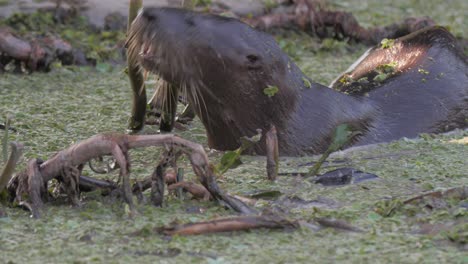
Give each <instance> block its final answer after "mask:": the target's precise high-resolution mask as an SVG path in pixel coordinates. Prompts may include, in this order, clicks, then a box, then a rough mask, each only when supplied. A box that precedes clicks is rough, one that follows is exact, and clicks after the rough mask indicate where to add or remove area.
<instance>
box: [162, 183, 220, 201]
mask: <svg viewBox="0 0 468 264" xmlns="http://www.w3.org/2000/svg"><path fill="white" fill-rule="evenodd" d="M177 188H182V189H183V190H185V191H187V192H189V193H190V194H191V195H192V196H193V198H195V199H198V200H203V201H208V200H211V199H213V197H212V196H211V194H210V192H209V191H208V190H207V189H206V188H205V187H203V186H202V185H198V184H195V183H193V182H186V181H182V182H178V183H174V184H171V185H169V186H168V187H167V189H168V190H169V191H174V190H177Z"/></svg>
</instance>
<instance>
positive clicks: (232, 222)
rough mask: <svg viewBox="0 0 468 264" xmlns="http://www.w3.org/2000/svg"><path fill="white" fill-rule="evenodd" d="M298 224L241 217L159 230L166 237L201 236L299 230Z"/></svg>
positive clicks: (278, 219) (284, 220)
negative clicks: (237, 232)
mask: <svg viewBox="0 0 468 264" xmlns="http://www.w3.org/2000/svg"><path fill="white" fill-rule="evenodd" d="M297 227H298V224H297V223H296V222H292V221H289V220H287V219H284V218H281V217H278V216H240V217H230V218H222V219H216V220H212V221H207V222H198V223H191V224H184V225H175V226H171V227H164V228H159V230H158V231H159V232H161V233H163V234H165V235H201V234H208V233H216V232H232V231H244V230H251V229H256V228H270V229H273V228H297Z"/></svg>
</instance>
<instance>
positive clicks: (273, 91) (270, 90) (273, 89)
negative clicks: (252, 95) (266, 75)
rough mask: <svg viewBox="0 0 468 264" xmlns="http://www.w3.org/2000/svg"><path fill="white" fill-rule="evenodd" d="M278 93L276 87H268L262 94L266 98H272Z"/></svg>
mask: <svg viewBox="0 0 468 264" xmlns="http://www.w3.org/2000/svg"><path fill="white" fill-rule="evenodd" d="M278 91H279V89H278V87H277V86H273V85H268V86H267V88H265V89H263V93H264V94H265V95H267V96H268V97H272V96H274V95H275V94H276V93H277V92H278Z"/></svg>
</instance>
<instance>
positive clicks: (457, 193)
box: [403, 186, 468, 204]
mask: <svg viewBox="0 0 468 264" xmlns="http://www.w3.org/2000/svg"><path fill="white" fill-rule="evenodd" d="M428 197H430V198H436V199H441V198H447V197H458V199H460V200H464V199H467V198H468V186H461V187H454V188H450V189H447V190H443V191H432V192H428V193H423V194H420V195H418V196H415V197H412V198H409V199H406V200H405V201H403V204H410V203H413V202H416V201H421V200H423V199H424V198H428Z"/></svg>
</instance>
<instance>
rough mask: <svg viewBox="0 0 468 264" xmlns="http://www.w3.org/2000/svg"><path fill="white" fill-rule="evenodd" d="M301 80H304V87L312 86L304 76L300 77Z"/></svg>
mask: <svg viewBox="0 0 468 264" xmlns="http://www.w3.org/2000/svg"><path fill="white" fill-rule="evenodd" d="M302 81H303V82H304V86H305V87H306V88H311V87H312V83H311V82H310V81H309V79H307V78H306V77H302Z"/></svg>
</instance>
